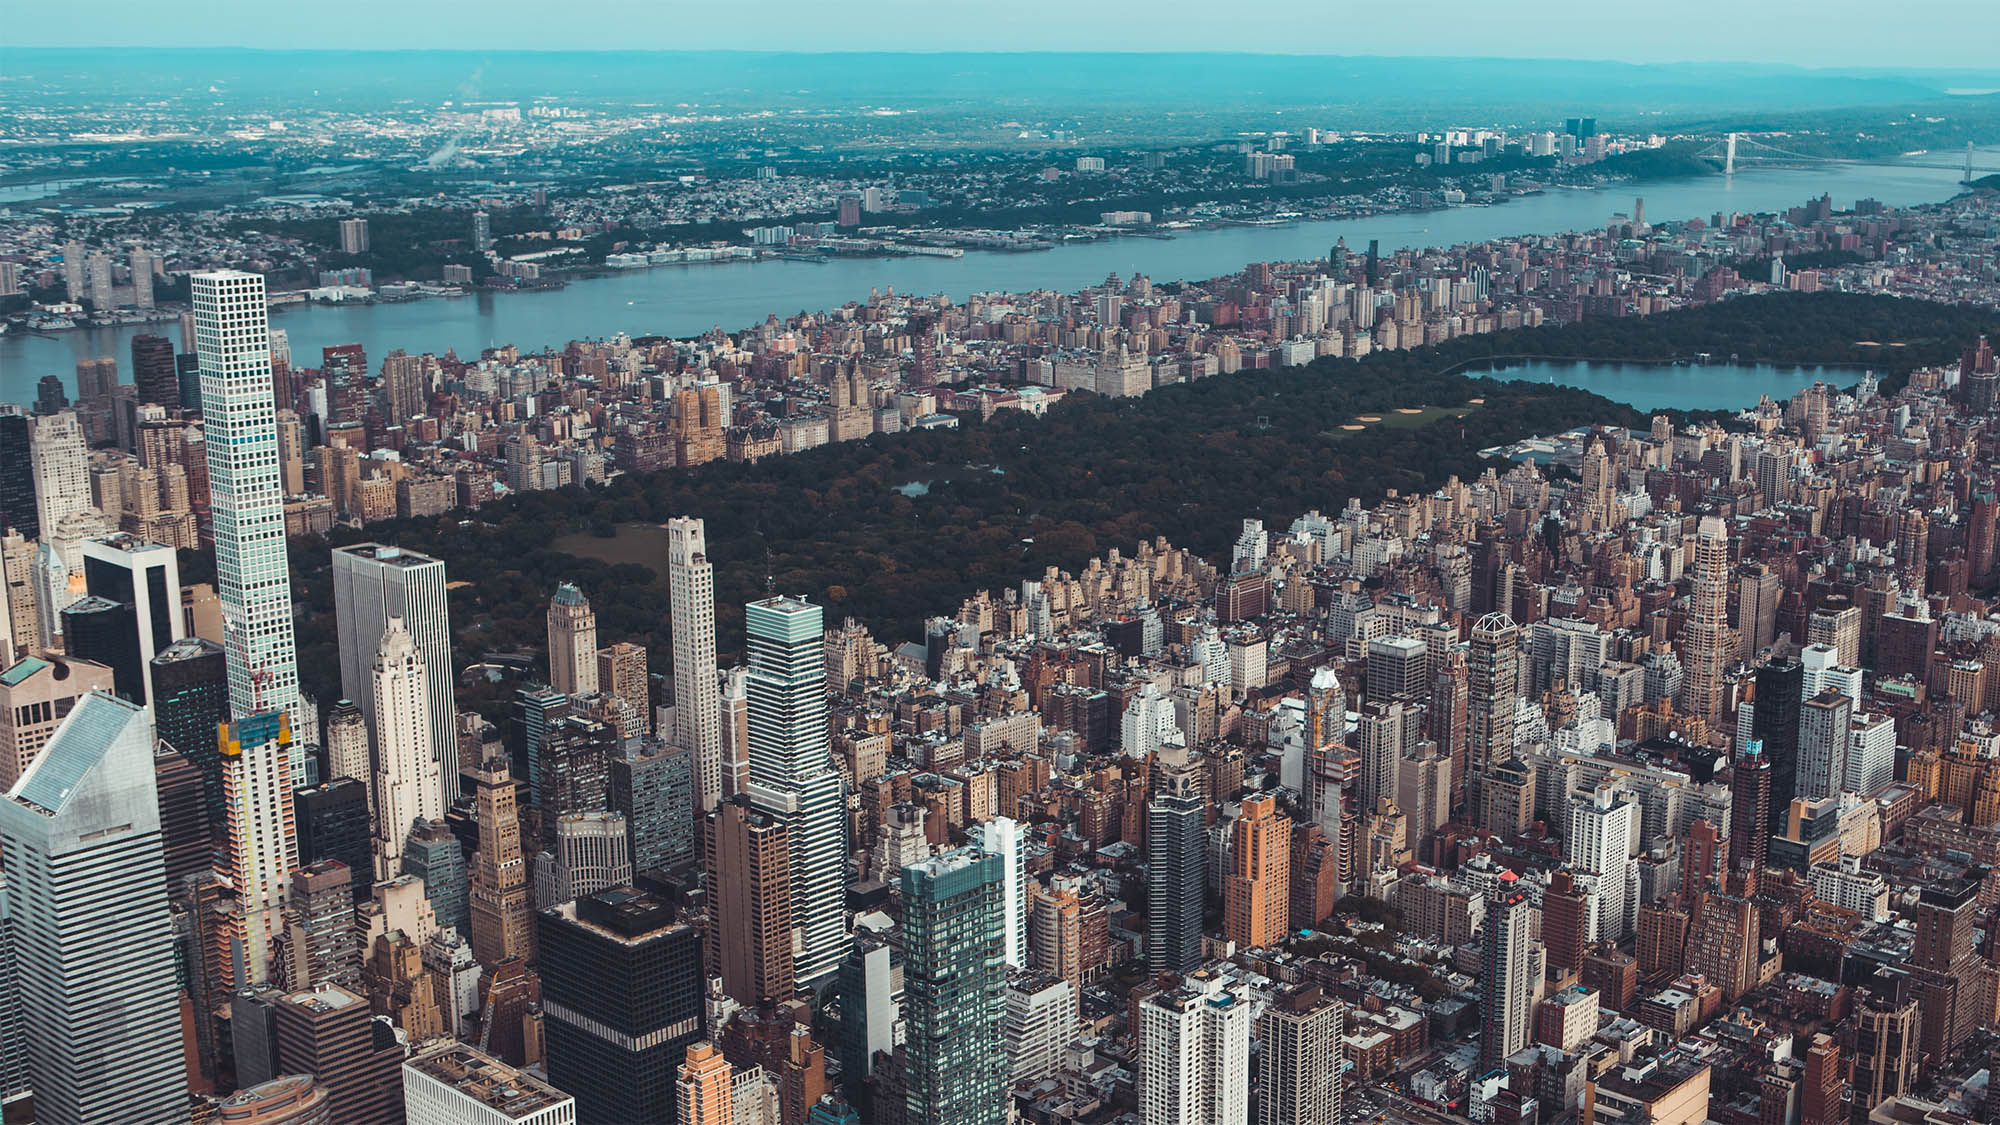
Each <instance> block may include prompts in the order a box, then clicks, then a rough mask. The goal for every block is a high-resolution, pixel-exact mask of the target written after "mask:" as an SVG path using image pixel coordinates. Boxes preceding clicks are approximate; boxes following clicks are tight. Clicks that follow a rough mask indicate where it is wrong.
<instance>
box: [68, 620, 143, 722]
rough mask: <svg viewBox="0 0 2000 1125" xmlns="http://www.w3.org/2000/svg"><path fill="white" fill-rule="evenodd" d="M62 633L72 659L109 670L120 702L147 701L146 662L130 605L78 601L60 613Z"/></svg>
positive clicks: (113, 687) (140, 702) (137, 626)
mask: <svg viewBox="0 0 2000 1125" xmlns="http://www.w3.org/2000/svg"><path fill="white" fill-rule="evenodd" d="M62 634H63V647H64V648H65V649H66V650H67V651H68V652H69V653H70V655H71V656H73V657H75V658H76V659H78V660H88V661H91V662H93V663H97V664H102V665H105V666H106V667H108V668H110V669H111V686H112V690H113V691H114V692H116V693H117V695H118V697H119V698H120V699H129V700H131V701H132V702H134V703H138V704H141V705H143V704H144V703H145V702H146V678H145V669H146V662H145V661H144V660H142V659H140V656H139V624H138V622H137V621H136V620H135V619H134V617H133V613H132V607H131V606H129V605H126V604H125V603H123V602H114V601H112V600H110V599H109V598H93V597H87V596H86V597H83V598H79V599H77V600H76V601H74V602H71V603H70V604H69V606H68V607H67V608H65V609H64V610H63V611H62Z"/></svg>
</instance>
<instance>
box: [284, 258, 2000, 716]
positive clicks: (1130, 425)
mask: <svg viewBox="0 0 2000 1125" xmlns="http://www.w3.org/2000/svg"><path fill="white" fill-rule="evenodd" d="M1992 327H2000V315H1996V314H1995V313H1993V312H1991V311H1986V310H1981V311H1974V310H1965V309H1955V308H1951V307H1947V306H1940V305H1932V304H1925V303H1919V302H1905V301H1896V300H1892V299H1888V298H1866V297H1854V296H1847V295H1841V294H1810V295H1804V294H1795V295H1780V296H1772V297H1764V298H1756V299H1745V300H1739V301H1732V302H1728V303H1725V304H1722V305H1717V306H1711V307H1707V308H1702V309H1696V310H1690V311H1686V312H1681V313H1674V314H1669V315H1662V316H1655V317H1646V318H1637V317H1635V318H1625V319H1602V320H1589V321H1585V322H1582V323H1579V324H1574V325H1570V326H1567V327H1562V328H1538V329H1527V330H1522V331H1516V332H1503V333H1495V334H1491V335H1485V336H1472V337H1465V338H1461V339H1458V340H1453V341H1450V342H1448V343H1446V344H1444V345H1441V346H1438V347H1432V348H1423V349H1418V350H1415V351H1408V352H1385V353H1380V354H1377V355H1373V356H1369V357H1367V358H1366V359H1363V360H1360V361H1358V362H1357V361H1352V360H1332V359H1329V360H1320V361H1317V362H1315V363H1313V364H1310V365H1308V366H1304V367H1298V368H1288V369H1283V370H1276V371H1244V372H1239V373H1237V374H1234V375H1226V376H1216V377H1212V378H1207V379H1202V380H1200V381H1197V382H1195V383H1191V384H1182V385H1176V386H1170V387H1164V388H1161V389H1159V390H1156V391H1154V392H1152V393H1151V394H1148V395H1145V396H1142V397H1139V398H1126V399H1106V398H1100V397H1097V396H1093V395H1073V396H1071V397H1070V398H1069V399H1068V400H1066V401H1065V402H1063V403H1061V404H1059V405H1058V406H1057V407H1056V408H1055V409H1053V410H1051V411H1050V412H1049V415H1048V416H1047V417H1045V418H1034V417H1031V416H1028V415H1026V414H1023V413H1020V412H1016V411H1004V412H1002V413H1000V414H999V415H997V416H995V417H994V418H993V419H992V420H991V421H988V422H984V423H982V422H979V421H978V420H977V419H966V420H965V421H964V423H963V425H962V427H961V428H960V429H957V430H928V431H920V432H913V433H906V434H896V435H876V436H874V437H871V438H869V439H867V440H865V441H859V442H848V443H843V444H839V445H829V446H824V447H821V448H818V449H814V450H809V451H806V452H803V453H799V454H794V455H790V456H782V457H773V458H768V459H766V460H764V461H762V462H760V463H757V464H727V463H720V464H711V465H706V466H703V467H701V468H699V469H696V470H693V471H683V470H668V471H665V472H660V473H654V474H648V475H638V476H633V475H628V476H623V477H619V478H617V479H615V480H613V481H612V482H611V483H610V484H608V485H605V486H601V487H600V486H592V487H588V488H583V487H577V488H566V489H563V490H560V491H555V492H531V493H526V494H522V495H519V496H516V497H512V498H509V499H507V500H504V501H500V502H497V503H494V504H491V505H489V506H487V507H485V508H482V509H480V510H479V511H478V512H477V513H472V514H469V515H468V514H467V513H454V514H452V515H450V516H447V517H442V518H437V519H426V520H408V521H400V522H396V523H391V524H378V525H374V526H371V527H369V528H368V529H366V531H365V532H362V531H354V530H351V529H342V530H339V531H337V532H336V534H335V536H334V542H337V543H346V542H355V541H359V540H361V539H363V538H364V537H365V538H377V539H383V540H388V541H393V542H400V543H401V544H403V545H404V546H407V547H410V548H413V549H415V550H419V551H424V552H427V553H430V554H435V555H437V556H439V557H441V558H443V559H444V560H445V563H446V568H447V572H448V573H449V575H450V576H451V578H452V579H453V580H454V582H455V583H463V585H459V586H457V588H456V589H454V591H453V595H452V618H453V624H454V628H455V631H456V632H457V638H456V640H457V644H456V652H457V654H458V658H459V661H460V663H461V665H464V664H469V663H472V662H473V661H475V660H478V659H480V658H481V656H482V654H485V653H491V652H503V653H504V652H514V651H522V652H526V653H528V654H530V655H531V656H538V654H539V651H540V648H541V645H542V641H543V612H544V609H545V606H546V603H547V599H548V596H549V594H550V593H551V592H552V591H553V590H554V589H555V586H556V584H557V583H558V582H560V581H573V582H576V583H577V584H578V585H579V586H580V587H582V589H583V590H584V591H585V592H586V593H587V594H588V595H589V596H590V597H591V599H592V602H593V604H594V606H595V607H596V610H597V614H598V630H599V637H600V639H601V640H602V641H603V642H605V643H609V642H611V641H615V640H620V639H626V638H631V639H634V640H638V641H640V642H642V643H644V644H646V645H648V646H650V647H652V648H654V649H655V650H656V652H658V654H659V655H658V656H657V657H656V661H658V660H663V659H664V655H665V646H666V645H667V643H668V640H669V634H668V617H667V596H666V585H665V581H664V579H663V578H662V577H661V575H660V573H659V571H658V569H657V568H656V567H653V566H646V565H639V564H636V563H632V562H624V563H607V562H603V561H599V560H594V559H586V558H580V557H578V556H576V555H573V554H567V553H564V552H562V551H558V550H556V549H554V547H553V546H552V544H553V543H554V541H555V540H557V539H559V538H561V537H562V536H564V535H568V534H573V533H578V532H583V533H589V532H593V531H595V532H596V533H598V534H607V533H610V532H612V531H613V530H615V529H616V528H618V527H620V526H621V525H628V524H645V525H650V524H659V523H663V522H665V521H666V520H667V519H668V518H670V517H673V516H679V515H694V516H699V517H702V518H703V519H705V520H706V521H707V528H708V538H709V546H710V553H711V558H712V559H713V561H714V564H715V585H716V602H717V606H716V609H717V620H718V627H719V631H720V633H721V637H720V644H721V648H722V649H723V651H724V653H725V654H728V653H730V652H732V651H734V650H736V649H737V648H738V647H739V646H740V643H741V627H742V609H741V607H742V604H743V603H744V602H746V601H749V600H751V599H754V598H756V597H760V596H763V592H764V591H765V589H766V584H767V580H768V582H769V584H770V586H771V587H772V588H775V589H777V590H779V591H783V592H792V593H799V594H804V595H807V596H810V597H812V598H814V599H815V600H818V601H820V602H821V603H822V604H824V605H825V606H826V607H827V612H828V616H829V618H830V619H832V620H837V619H838V618H840V617H841V616H845V615H852V616H855V617H858V618H860V619H862V620H863V621H865V622H867V623H868V624H869V625H870V626H871V627H872V628H873V629H874V630H875V632H876V635H877V636H878V637H880V638H882V639H883V640H885V641H889V642H891V643H894V642H896V641H900V640H904V639H910V638H913V637H915V636H917V635H919V633H920V630H921V625H922V621H923V618H924V617H926V616H928V615H932V614H937V613H949V612H952V611H953V610H954V609H955V608H956V606H957V604H958V602H959V600H960V599H961V598H963V597H965V596H966V595H967V594H969V593H971V592H973V591H975V590H978V589H992V588H1000V587H1006V586H1011V585H1013V584H1015V583H1017V582H1019V581H1020V580H1021V579H1022V578H1024V577H1029V576H1032V575H1034V574H1038V573H1039V572H1040V571H1041V570H1042V568H1044V567H1046V566H1051V565H1054V566H1061V567H1065V568H1075V567H1077V566H1079V565H1080V564H1082V563H1083V562H1084V561H1085V560H1087V559H1089V558H1090V557H1092V556H1093V555H1096V554H1099V553H1101V552H1102V551H1103V550H1105V549H1106V548H1109V547H1114V546H1116V547H1121V548H1124V549H1126V550H1130V549H1131V548H1132V547H1133V546H1134V545H1135V544H1136V543H1137V542H1139V541H1140V540H1142V539H1147V538H1151V537H1152V536H1154V535H1165V536H1166V537H1167V538H1168V539H1170V540H1171V541H1172V542H1174V543H1175V544H1176V545H1180V546H1187V547H1192V548H1194V549H1196V550H1198V551H1201V552H1203V553H1204V554H1206V555H1209V556H1210V557H1215V558H1219V557H1221V556H1222V555H1223V554H1224V553H1226V550H1227V547H1228V544H1229V543H1230V541H1231V540H1233V538H1234V536H1235V534H1236V531H1237V529H1238V528H1239V527H1240V521H1241V520H1242V519H1243V518H1244V517H1246V516H1262V517H1263V518H1265V519H1266V520H1267V521H1268V522H1271V523H1273V524H1275V525H1278V526H1283V525H1284V524H1287V523H1289V522H1290V521H1291V519H1292V518H1293V517H1295V516H1296V515H1298V514H1299V513H1300V512H1302V511H1304V510H1306V509H1308V508H1318V509H1319V510H1321V511H1325V512H1333V511H1336V510H1338V509H1339V508H1340V507H1341V506H1342V505H1344V504H1345V503H1346V501H1347V500H1348V498H1350V497H1360V498H1361V499H1362V500H1364V501H1365V502H1369V503H1373V502H1374V501H1376V500H1377V499H1379V498H1380V497H1381V496H1382V494H1383V493H1384V491H1385V490H1387V489H1392V488H1393V489H1398V490H1402V491H1405V492H1408V491H1414V490H1422V489H1430V488H1435V487H1437V486H1438V485H1441V484H1443V483H1444V481H1445V480H1446V479H1447V478H1448V477H1449V476H1451V475H1453V474H1457V475H1459V476H1461V477H1465V478H1470V477H1472V476H1475V475H1477V474H1478V473H1479V472H1481V471H1482V470H1483V469H1484V467H1485V463H1484V462H1483V461H1482V459H1481V457H1480V455H1479V451H1480V450H1482V449H1486V448H1490V447H1492V446H1495V445H1500V444H1504V443H1506V442H1510V441H1514V440H1517V439H1519V438H1521V437H1524V436H1527V435H1530V434H1536V433H1552V432H1557V431H1561V430H1564V429H1568V428H1571V427H1574V426H1578V425H1583V424H1586V423H1592V422H1597V423H1607V424H1626V425H1636V424H1642V423H1643V422H1644V419H1643V418H1642V417H1641V416H1640V415H1639V414H1638V412H1636V411H1634V410H1632V409H1631V408H1630V407H1627V406H1623V405H1620V404H1617V403H1613V402H1610V401H1609V400H1606V399H1604V398H1601V397H1599V396H1597V395H1593V394H1590V393H1587V392H1584V391H1576V390H1567V389H1562V388H1552V387H1548V386H1544V385H1538V384H1529V383H1511V382H1499V381H1495V380H1491V379H1474V378H1467V377H1464V376H1460V375H1445V374H1439V372H1441V371H1444V370H1447V369H1451V368H1454V367H1458V366H1461V365H1464V364H1465V363H1467V362H1468V361H1476V360H1478V359H1479V358H1480V357H1484V356H1505V355H1519V354H1536V355H1547V356H1558V357H1563V356H1576V357H1624V358H1631V359H1665V358H1671V357H1674V356H1678V355H1686V354H1690V353H1694V352H1704V351H1705V352H1713V353H1718V354H1725V355H1726V354H1729V353H1732V352H1733V353H1736V354H1738V355H1740V356H1742V357H1743V358H1744V359H1746V360H1748V359H1751V358H1757V359H1768V360H1778V361H1789V362H1810V363H1855V364H1862V363H1867V364H1872V365H1874V366H1875V367H1876V368H1877V369H1878V370H1880V371H1885V372H1905V371H1907V370H1908V369H1909V368H1910V367H1912V366H1914V365H1917V364H1920V363H1934V362H1940V361H1942V360H1945V359H1947V358H1950V357H1953V356H1955V355H1956V354H1957V352H1958V350H1959V348H1961V347H1962V346H1963V345H1964V343H1965V342H1966V341H1968V340H1969V339H1970V338H1971V337H1972V336H1973V335H1975V334H1976V333H1978V332H1981V331H1985V330H1987V329H1988V328H1992ZM1859 341H1875V342H1876V343H1878V344H1886V343H1890V342H1900V343H1903V344H1904V345H1906V346H1903V347H1896V348H1888V347H1880V346H1874V347H1869V346H1859V345H1858V343H1857V342H1859ZM1472 398H1483V399H1484V404H1483V405H1481V406H1478V407H1474V408H1471V409H1469V410H1468V411H1467V412H1466V413H1465V414H1464V416H1463V417H1445V418H1442V419H1440V420H1438V421H1435V422H1431V423H1429V424H1426V425H1421V426H1414V427H1396V426H1390V425H1371V426H1368V427H1367V428H1365V429H1363V430H1360V431H1344V430H1342V429H1341V428H1340V427H1341V426H1342V425H1343V424H1345V423H1349V422H1351V421H1352V420H1353V419H1354V418H1355V417H1357V416H1358V415H1363V414H1383V413H1384V412H1388V411H1393V410H1394V409H1395V408H1398V407H1405V406H1424V405H1433V406H1459V407H1462V406H1465V405H1466V404H1467V401H1468V400H1469V399H1472ZM911 481H927V482H930V490H929V492H928V493H927V494H924V495H918V496H905V495H903V494H901V493H899V492H897V491H895V487H896V486H898V485H901V484H904V483H907V482H911ZM1030 541H1032V542H1030ZM328 546H329V545H328V544H327V543H322V542H305V541H302V542H299V543H297V544H295V545H294V547H295V549H294V551H293V560H294V565H295V567H296V568H297V577H296V580H295V581H296V584H297V585H296V589H297V593H298V597H299V600H300V602H301V604H302V605H303V606H304V607H305V608H306V610H307V612H306V613H305V614H304V615H303V616H302V619H301V625H300V648H301V663H302V671H303V673H304V675H305V680H306V684H307V687H308V689H309V690H311V691H313V692H314V693H315V694H317V695H319V696H321V697H323V698H331V697H332V695H334V694H337V691H338V686H337V681H338V676H337V672H335V669H336V668H337V664H336V660H335V654H334V652H333V637H332V628H331V623H330V620H329V618H330V613H329V612H327V611H328V610H330V607H331V584H330V580H329V577H328V574H327V570H328V567H329V563H328V556H327V549H328ZM660 562H661V563H662V565H663V560H660ZM469 702H474V703H478V702H485V701H482V700H481V699H480V698H479V695H478V693H477V692H476V691H475V692H473V693H472V695H471V698H470V699H469Z"/></svg>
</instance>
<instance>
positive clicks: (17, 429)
mask: <svg viewBox="0 0 2000 1125" xmlns="http://www.w3.org/2000/svg"><path fill="white" fill-rule="evenodd" d="M10 527H11V528H13V529H14V530H15V531H18V532H20V533H21V538H23V539H30V540H33V539H40V538H41V537H42V519H41V516H40V514H39V513H38V512H37V511H36V508H35V470H34V466H33V464H32V463H31V462H30V461H29V460H28V416H27V415H26V414H21V413H17V412H15V411H12V410H10V411H8V412H6V413H4V414H0V531H5V530H6V529H7V528H10Z"/></svg>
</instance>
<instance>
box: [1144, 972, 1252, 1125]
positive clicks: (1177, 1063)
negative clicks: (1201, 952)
mask: <svg viewBox="0 0 2000 1125" xmlns="http://www.w3.org/2000/svg"><path fill="white" fill-rule="evenodd" d="M1250 1024H1251V1018H1250V1001H1249V1000H1248V999H1246V998H1245V997H1244V996H1243V995H1242V994H1241V993H1239V992H1238V991H1237V989H1236V988H1235V987H1234V986H1231V985H1229V984H1226V983H1224V981H1223V979H1222V978H1221V977H1219V976H1216V975H1214V974H1212V973H1209V972H1207V971H1201V972H1197V973H1194V974H1192V975H1191V976H1189V977H1188V978H1187V979H1186V980H1185V981H1183V982H1182V983H1181V985H1180V986H1179V987H1177V988H1171V989H1168V990H1167V991H1165V992H1160V993H1155V994H1154V995H1152V996H1148V997H1146V998H1145V999H1144V1000H1142V1001H1140V1003H1139V1027H1140V1032H1139V1040H1140V1044H1141V1046H1140V1056H1139V1073H1140V1078H1141V1081H1140V1091H1139V1110H1140V1113H1141V1114H1142V1116H1143V1117H1144V1119H1145V1121H1146V1123H1147V1125H1193V1123H1196V1122H1224V1121H1231V1122H1242V1121H1248V1120H1249V1119H1250Z"/></svg>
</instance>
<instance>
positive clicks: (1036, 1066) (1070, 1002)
mask: <svg viewBox="0 0 2000 1125" xmlns="http://www.w3.org/2000/svg"><path fill="white" fill-rule="evenodd" d="M885 952H886V951H885ZM1006 999H1007V1060H1008V1064H1009V1066H1008V1076H1009V1077H1010V1078H1011V1079H1012V1080H1013V1081H1014V1082H1017V1083H1018V1082H1023V1081H1027V1082H1040V1081H1041V1080H1043V1079H1045V1078H1054V1077H1055V1076H1056V1074H1057V1073H1058V1072H1059V1071H1060V1070H1061V1069H1062V1063H1063V1052H1065V1051H1067V1050H1068V1049H1069V1045H1070V1044H1071V1043H1073V1042H1075V1041H1076V1038H1077V996H1076V989H1074V988H1072V987H1070V983H1069V982H1068V981H1066V980H1064V979H1063V978H1061V977H1059V976H1054V975H1052V974H1049V973H1043V972H1015V973H1009V974H1008V979H1007V997H1006ZM845 1011H846V1009H844V1008H843V1009H842V1013H843V1016H844V1015H845Z"/></svg>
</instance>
